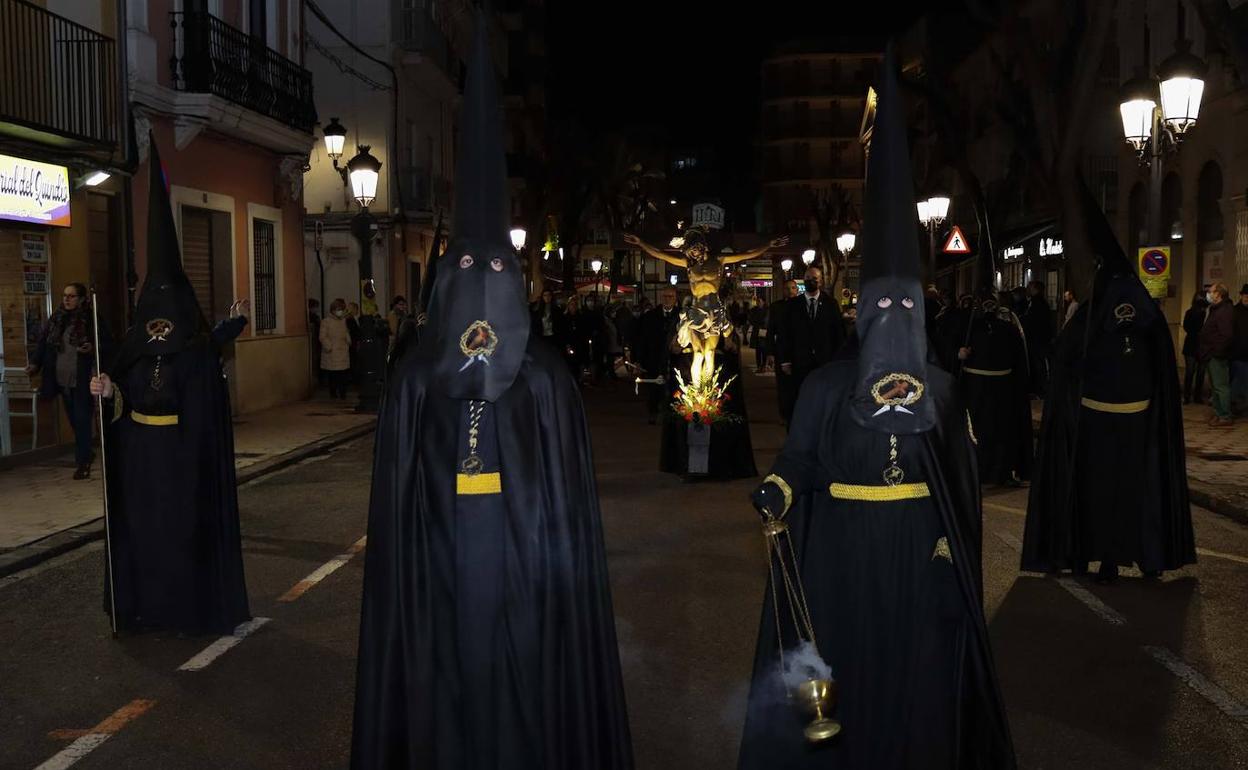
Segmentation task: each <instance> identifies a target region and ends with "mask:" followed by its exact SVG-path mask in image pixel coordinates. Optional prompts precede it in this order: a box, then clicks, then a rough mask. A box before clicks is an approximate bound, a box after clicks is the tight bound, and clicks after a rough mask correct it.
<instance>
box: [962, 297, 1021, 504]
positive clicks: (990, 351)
mask: <svg viewBox="0 0 1248 770" xmlns="http://www.w3.org/2000/svg"><path fill="white" fill-rule="evenodd" d="M965 344H966V346H967V347H969V348H970V355H969V356H968V357H967V359H966V360H965V361H963V362H962V372H961V378H960V381H959V384H960V385H961V389H962V395H963V399H964V401H965V403H966V406H967V411H968V412H969V413H970V420H971V429H972V431H973V434H974V436H975V441H976V445H975V454H976V456H977V457H978V458H979V480H980V482H981V483H983V484H1008V483H1011V482H1015V483H1016V482H1018V481H1023V480H1025V479H1027V478H1028V476H1029V475H1030V473H1031V457H1032V452H1033V449H1032V438H1031V434H1032V430H1031V397H1030V395H1029V388H1028V382H1029V379H1028V376H1027V346H1026V344H1025V343H1024V342H1023V334H1022V329H1021V327H1020V326H1019V325H1018V318H1017V317H1016V316H1015V315H1014V313H1012V312H1011V311H1010V309H1009V308H1005V307H1001V306H999V305H997V303H996V301H993V300H989V301H985V302H984V303H982V304H981V305H980V307H979V308H978V309H977V310H976V311H975V316H974V319H973V320H972V321H971V323H970V335H969V336H968V337H967V338H966V342H965Z"/></svg>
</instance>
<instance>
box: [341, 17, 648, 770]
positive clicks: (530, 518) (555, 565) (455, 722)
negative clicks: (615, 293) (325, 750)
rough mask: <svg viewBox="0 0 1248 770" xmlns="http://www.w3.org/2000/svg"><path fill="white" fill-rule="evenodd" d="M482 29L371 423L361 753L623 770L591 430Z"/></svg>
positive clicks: (411, 762)
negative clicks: (545, 310)
mask: <svg viewBox="0 0 1248 770" xmlns="http://www.w3.org/2000/svg"><path fill="white" fill-rule="evenodd" d="M484 35H485V32H484V26H481V27H479V29H478V38H477V48H476V53H475V54H474V57H473V61H472V66H471V68H470V70H469V75H468V82H467V86H466V89H465V96H464V113H463V117H462V119H461V122H460V126H461V135H460V141H459V147H460V155H459V161H458V169H457V175H456V205H455V222H454V226H453V228H452V233H451V241H450V243H449V244H448V246H447V250H446V253H445V254H444V255H443V256H442V257H441V259H440V261H439V265H438V270H437V278H436V286H435V288H434V290H433V295H432V299H431V302H430V307H429V322H428V325H427V326H426V327H425V330H424V332H423V333H422V334H421V338H420V342H419V344H418V346H417V348H416V349H415V350H413V351H411V352H410V353H409V354H407V355H405V356H404V357H403V358H402V359H400V360H398V361H396V362H395V365H394V369H393V372H392V378H391V380H390V383H389V385H388V388H387V392H386V397H385V402H384V404H383V406H382V411H381V416H380V419H379V423H378V425H379V427H378V434H377V444H376V459H375V464H374V471H373V490H372V500H371V503H370V507H369V524H368V556H367V562H366V567H365V573H364V599H363V612H362V617H361V621H360V644H359V662H358V672H357V682H356V698H355V724H354V730H353V736H352V748H351V766H352V767H353V768H355V769H356V770H365V769H369V770H383V769H384V770H396V769H397V770H486V769H488V770H524V769H526V768H529V769H531V770H583V769H585V768H601V769H602V770H626V769H627V768H631V767H632V749H631V745H630V741H629V732H628V720H627V713H626V709H625V703H624V690H623V685H622V682H621V676H620V665H619V656H618V652H617V648H616V639H615V625H614V617H613V615H612V609H611V596H610V589H609V585H608V580H607V566H606V556H605V550H604V546H603V538H602V528H601V514H600V511H599V508H598V492H597V488H596V485H595V481H594V465H593V459H592V457H591V455H590V443H589V435H588V432H587V430H586V425H585V418H584V413H583V410H582V406H581V399H580V395H579V393H578V390H577V387H576V383H575V382H574V381H573V379H572V375H571V374H570V373H569V372H568V370H567V367H566V366H565V365H564V364H563V362H562V361H561V360H560V358H559V354H558V352H557V351H554V350H552V349H551V348H550V346H548V345H546V344H545V343H544V342H542V341H541V340H540V339H537V338H534V339H532V340H530V336H529V331H530V328H529V327H530V324H529V317H528V309H527V307H526V305H525V302H524V297H523V283H522V272H521V269H520V264H519V260H518V259H517V258H516V254H515V251H514V249H513V248H512V247H511V244H510V241H509V235H508V226H509V222H508V212H509V210H510V209H509V206H508V205H507V195H506V169H505V165H504V160H503V145H502V140H501V116H500V115H499V112H500V111H499V109H498V98H497V92H496V87H495V84H494V82H493V77H494V76H493V70H492V69H491V66H490V64H489V60H488V54H487V51H488V49H487V47H486V46H485V37H484Z"/></svg>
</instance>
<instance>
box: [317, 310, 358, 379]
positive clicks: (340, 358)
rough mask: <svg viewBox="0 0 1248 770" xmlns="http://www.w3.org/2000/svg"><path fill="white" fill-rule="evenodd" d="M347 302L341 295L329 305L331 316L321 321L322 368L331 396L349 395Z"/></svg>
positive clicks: (349, 337) (349, 347)
mask: <svg viewBox="0 0 1248 770" xmlns="http://www.w3.org/2000/svg"><path fill="white" fill-rule="evenodd" d="M346 317H347V303H346V302H344V301H343V300H342V298H341V297H339V298H338V299H335V300H334V301H333V302H331V303H330V305H329V317H327V318H326V319H325V320H324V321H321V368H322V369H324V370H325V375H326V379H328V380H329V397H330V398H346V397H347V376H348V374H349V373H350V370H351V335H350V333H348V332H347V320H346Z"/></svg>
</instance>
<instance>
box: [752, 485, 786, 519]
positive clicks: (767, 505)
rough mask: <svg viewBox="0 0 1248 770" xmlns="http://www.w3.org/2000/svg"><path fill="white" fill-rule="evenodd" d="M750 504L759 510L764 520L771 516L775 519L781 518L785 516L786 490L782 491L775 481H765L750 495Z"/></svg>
mask: <svg viewBox="0 0 1248 770" xmlns="http://www.w3.org/2000/svg"><path fill="white" fill-rule="evenodd" d="M750 502H751V503H753V504H754V508H755V509H756V510H758V515H759V516H762V517H763V518H767V516H768V515H769V514H770V515H771V516H772V517H774V518H780V517H781V516H783V515H784V514H785V510H784V490H782V489H780V486H779V485H778V484H776V483H775V482H774V481H764V482H763V483H762V484H759V485H758V486H757V487H755V488H754V491H753V492H751V493H750Z"/></svg>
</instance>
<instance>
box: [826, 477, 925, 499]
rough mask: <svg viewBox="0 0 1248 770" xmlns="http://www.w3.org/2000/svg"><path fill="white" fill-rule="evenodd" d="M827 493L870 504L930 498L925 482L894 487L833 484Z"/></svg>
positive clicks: (839, 497)
mask: <svg viewBox="0 0 1248 770" xmlns="http://www.w3.org/2000/svg"><path fill="white" fill-rule="evenodd" d="M828 492H829V493H830V494H831V495H832V496H833V497H835V498H838V499H840V500H865V501H867V502H871V503H883V502H889V501H891V500H918V499H920V498H923V497H930V496H931V494H932V493H931V492H930V491H929V490H928V488H927V482H925V481H918V482H915V483H913V484H897V485H896V486H891V487H890V486H884V485H878V486H877V485H869V484H841V483H838V482H833V483H832V485H831V486H829V487H828Z"/></svg>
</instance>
